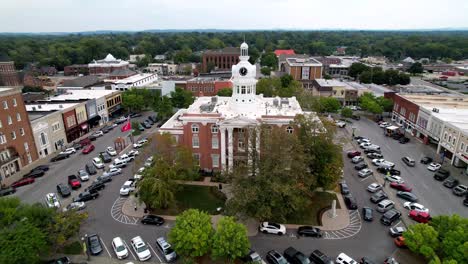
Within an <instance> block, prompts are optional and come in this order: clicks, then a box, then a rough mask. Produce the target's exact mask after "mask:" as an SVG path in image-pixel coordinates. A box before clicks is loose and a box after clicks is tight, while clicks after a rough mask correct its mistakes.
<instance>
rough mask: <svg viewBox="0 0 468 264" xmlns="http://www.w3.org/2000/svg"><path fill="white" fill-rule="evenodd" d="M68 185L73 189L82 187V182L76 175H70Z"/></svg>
mask: <svg viewBox="0 0 468 264" xmlns="http://www.w3.org/2000/svg"><path fill="white" fill-rule="evenodd" d="M68 185H70V187H71V188H72V189H78V188H80V187H81V182H80V180H79V179H78V177H77V176H76V175H69V176H68Z"/></svg>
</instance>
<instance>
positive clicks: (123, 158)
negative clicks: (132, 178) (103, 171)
mask: <svg viewBox="0 0 468 264" xmlns="http://www.w3.org/2000/svg"><path fill="white" fill-rule="evenodd" d="M116 160H117V159H115V160H114V163H115V161H116ZM118 160H120V161H123V162H125V163H130V162H132V161H134V160H135V157H133V156H129V155H127V154H123V155H121V156H120V157H119V158H118Z"/></svg>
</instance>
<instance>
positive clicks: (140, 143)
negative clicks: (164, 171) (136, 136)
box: [133, 139, 148, 148]
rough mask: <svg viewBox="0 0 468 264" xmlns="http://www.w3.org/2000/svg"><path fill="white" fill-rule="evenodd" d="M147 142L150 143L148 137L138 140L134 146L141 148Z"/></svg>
mask: <svg viewBox="0 0 468 264" xmlns="http://www.w3.org/2000/svg"><path fill="white" fill-rule="evenodd" d="M146 143H148V140H147V139H140V140H138V141H137V142H136V143H133V147H134V148H141V147H143V145H145V144H146Z"/></svg>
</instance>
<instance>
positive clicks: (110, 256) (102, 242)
mask: <svg viewBox="0 0 468 264" xmlns="http://www.w3.org/2000/svg"><path fill="white" fill-rule="evenodd" d="M99 240H101V244H102V245H103V246H104V249H105V250H106V251H107V254H108V255H109V258H112V255H111V253H110V252H109V250H108V249H107V247H106V244H105V243H104V241H103V240H102V238H101V237H99Z"/></svg>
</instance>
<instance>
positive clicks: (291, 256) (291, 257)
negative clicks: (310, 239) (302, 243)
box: [283, 247, 310, 264]
mask: <svg viewBox="0 0 468 264" xmlns="http://www.w3.org/2000/svg"><path fill="white" fill-rule="evenodd" d="M283 256H284V258H285V259H286V260H287V261H288V262H289V263H291V264H309V263H310V260H309V258H307V257H306V256H305V255H304V253H302V252H300V251H298V250H296V249H295V248H293V247H288V248H287V249H285V250H284V252H283Z"/></svg>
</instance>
